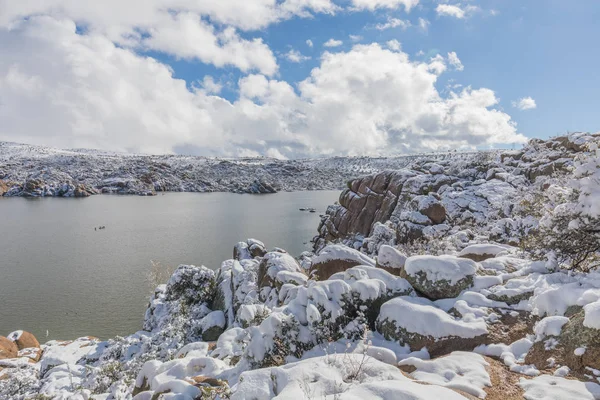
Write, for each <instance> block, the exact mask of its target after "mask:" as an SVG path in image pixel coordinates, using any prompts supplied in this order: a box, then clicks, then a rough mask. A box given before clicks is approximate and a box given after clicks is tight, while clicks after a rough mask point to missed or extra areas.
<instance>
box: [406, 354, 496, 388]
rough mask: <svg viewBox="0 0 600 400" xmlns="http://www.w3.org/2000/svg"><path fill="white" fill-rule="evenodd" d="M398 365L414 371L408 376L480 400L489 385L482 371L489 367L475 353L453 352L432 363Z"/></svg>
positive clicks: (413, 360) (413, 361) (410, 361)
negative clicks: (408, 366) (409, 366)
mask: <svg viewBox="0 0 600 400" xmlns="http://www.w3.org/2000/svg"><path fill="white" fill-rule="evenodd" d="M398 365H401V366H403V365H412V366H413V367H415V368H416V370H415V371H414V372H411V373H410V376H411V377H412V378H414V379H417V380H419V381H422V382H427V383H430V384H434V385H439V386H444V387H447V388H451V389H458V390H462V391H464V392H466V393H469V394H472V395H473V396H476V397H480V398H484V397H485V396H486V393H485V391H484V390H483V389H484V388H485V387H486V386H491V385H492V382H491V380H490V376H489V374H488V372H487V371H486V367H487V366H488V365H489V364H488V362H487V361H485V360H484V359H483V357H481V356H480V355H479V354H475V353H467V352H460V351H455V352H453V353H450V354H449V355H447V356H444V357H440V358H437V359H435V360H421V359H418V358H407V359H404V360H402V361H400V362H399V363H398Z"/></svg>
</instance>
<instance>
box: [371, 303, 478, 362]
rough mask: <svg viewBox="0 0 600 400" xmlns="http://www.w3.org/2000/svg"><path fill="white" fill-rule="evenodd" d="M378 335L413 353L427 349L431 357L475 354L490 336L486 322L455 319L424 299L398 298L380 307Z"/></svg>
mask: <svg viewBox="0 0 600 400" xmlns="http://www.w3.org/2000/svg"><path fill="white" fill-rule="evenodd" d="M376 327H377V331H378V332H380V333H381V334H383V335H384V336H385V337H386V338H387V339H388V340H398V341H399V342H400V343H402V344H407V345H409V346H410V348H411V349H412V350H420V349H422V348H424V347H425V348H427V349H428V350H429V353H430V354H438V355H439V354H447V353H450V352H452V351H455V350H473V349H474V348H475V347H476V346H477V345H479V344H481V343H483V341H485V338H486V335H487V333H488V330H487V326H486V323H485V321H484V320H483V319H480V318H473V317H468V318H467V317H465V318H462V319H459V318H455V317H453V316H452V315H450V314H448V313H446V312H445V311H443V310H441V309H439V308H438V307H436V306H435V305H434V303H432V302H431V301H429V300H427V299H425V298H422V297H406V296H403V297H397V298H394V299H392V300H390V301H388V302H386V303H384V304H383V305H382V306H381V311H380V313H379V317H378V318H377V322H376Z"/></svg>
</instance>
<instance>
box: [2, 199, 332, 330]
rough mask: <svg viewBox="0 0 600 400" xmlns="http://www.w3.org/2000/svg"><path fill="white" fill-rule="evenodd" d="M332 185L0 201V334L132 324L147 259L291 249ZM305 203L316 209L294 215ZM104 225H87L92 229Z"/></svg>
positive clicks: (209, 258)
mask: <svg viewBox="0 0 600 400" xmlns="http://www.w3.org/2000/svg"><path fill="white" fill-rule="evenodd" d="M338 195H339V192H337V191H317V192H294V193H278V194H274V195H238V194H231V193H207V194H199V193H168V194H166V195H164V196H163V195H159V196H156V197H138V196H106V195H104V196H93V197H90V198H87V199H34V200H27V199H22V198H0V228H1V230H0V232H1V233H0V235H1V236H0V335H6V334H8V333H9V332H11V331H13V330H16V329H25V330H28V331H30V332H33V333H34V334H35V335H36V336H38V338H39V339H40V342H43V341H45V340H46V331H48V333H49V335H48V337H47V338H48V340H49V339H71V338H76V337H79V336H84V335H93V336H98V337H101V338H108V337H112V336H114V335H117V334H118V335H126V334H130V333H133V332H135V331H137V330H139V329H140V328H141V324H142V319H143V314H144V310H145V308H146V305H147V301H148V295H149V288H148V284H147V281H146V277H147V275H148V271H149V270H150V260H155V261H159V262H161V263H163V264H166V265H174V266H176V265H179V264H195V265H206V266H207V267H209V268H212V269H216V268H218V267H219V266H220V264H221V261H222V260H225V259H227V258H231V257H232V249H233V245H234V244H235V243H236V242H238V241H240V240H245V239H246V238H249V237H254V238H257V239H260V240H262V241H263V242H264V243H265V244H266V245H267V247H268V248H273V247H275V246H277V247H282V248H284V249H286V250H288V251H289V252H290V253H291V254H292V255H294V256H296V255H299V254H300V253H301V252H302V251H304V250H308V249H310V244H309V243H308V242H309V241H310V239H311V238H312V237H313V236H314V235H315V234H316V229H317V226H318V223H319V216H318V214H319V213H323V212H324V211H325V209H326V207H327V205H329V204H333V202H334V201H335V200H337V198H338ZM304 206H307V207H314V208H316V209H317V213H312V214H311V213H306V212H301V211H298V208H300V207H304ZM100 225H104V226H106V229H104V230H99V231H94V227H95V226H100Z"/></svg>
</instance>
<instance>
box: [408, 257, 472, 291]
mask: <svg viewBox="0 0 600 400" xmlns="http://www.w3.org/2000/svg"><path fill="white" fill-rule="evenodd" d="M404 270H405V271H406V273H407V274H409V275H412V276H415V275H416V274H418V273H419V272H421V273H425V274H426V276H427V279H428V280H430V281H432V282H437V281H441V280H445V281H449V282H450V284H453V285H454V284H456V283H457V282H458V281H460V280H461V279H464V278H466V277H468V276H473V275H475V273H476V272H477V264H475V262H474V261H472V260H469V259H466V258H457V257H454V256H449V255H442V256H429V255H424V256H412V257H409V258H408V259H407V260H406V264H405V265H404Z"/></svg>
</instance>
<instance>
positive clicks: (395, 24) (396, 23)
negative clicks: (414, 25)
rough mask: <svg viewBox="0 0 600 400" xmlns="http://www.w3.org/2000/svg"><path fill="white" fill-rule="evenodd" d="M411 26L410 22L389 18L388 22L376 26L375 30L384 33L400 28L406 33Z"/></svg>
mask: <svg viewBox="0 0 600 400" xmlns="http://www.w3.org/2000/svg"><path fill="white" fill-rule="evenodd" d="M410 26H411V23H410V21H408V20H402V19H399V18H388V20H387V22H385V23H379V24H377V25H375V29H377V30H380V31H384V30H386V29H392V28H400V29H402V30H404V31H405V30H407V29H408V28H409V27H410Z"/></svg>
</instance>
